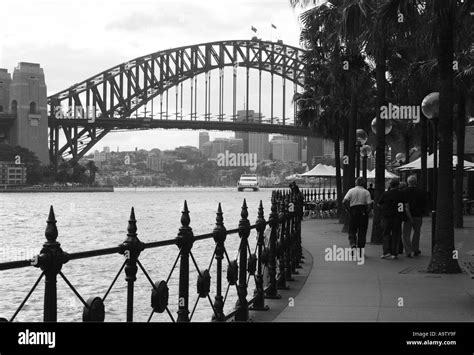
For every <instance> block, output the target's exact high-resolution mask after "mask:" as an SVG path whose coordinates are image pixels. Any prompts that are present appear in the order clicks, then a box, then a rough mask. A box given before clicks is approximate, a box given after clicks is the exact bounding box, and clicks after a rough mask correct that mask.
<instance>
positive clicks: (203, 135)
mask: <svg viewBox="0 0 474 355" xmlns="http://www.w3.org/2000/svg"><path fill="white" fill-rule="evenodd" d="M207 142H209V132H199V150H200V151H202V146H203V145H204V143H207Z"/></svg>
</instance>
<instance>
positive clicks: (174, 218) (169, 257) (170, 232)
mask: <svg viewBox="0 0 474 355" xmlns="http://www.w3.org/2000/svg"><path fill="white" fill-rule="evenodd" d="M270 197H271V190H270V189H262V190H260V191H258V192H252V191H245V192H237V189H236V188H147V189H116V190H115V192H114V193H67V194H62V193H41V194H27V193H25V194H22V193H16V194H2V195H0V220H1V222H0V262H5V261H12V260H24V259H29V258H31V257H33V256H34V255H37V254H38V253H39V251H40V249H41V246H42V244H43V243H44V241H45V237H44V230H45V227H46V223H45V222H46V219H47V216H48V212H49V206H50V205H53V206H54V210H55V213H56V219H57V221H58V222H57V227H58V231H59V237H58V241H59V242H60V243H61V247H62V248H63V250H64V251H66V252H68V253H73V252H79V251H86V250H93V249H99V248H105V247H115V246H117V245H118V244H120V243H121V242H122V241H123V240H124V239H125V237H126V233H127V225H128V218H129V216H130V209H131V207H135V214H136V218H137V226H138V238H139V239H140V240H141V241H143V242H152V241H158V240H166V239H173V238H175V237H176V235H177V233H178V229H179V227H180V218H181V210H182V207H183V203H184V200H187V202H188V207H189V210H190V212H191V214H190V216H191V227H192V228H193V232H194V234H195V235H199V234H204V233H209V232H211V231H212V229H213V228H214V226H215V217H216V210H217V206H218V203H219V202H221V203H222V209H223V212H224V223H225V226H226V228H227V229H233V228H237V226H238V222H239V219H240V211H241V206H242V202H243V199H244V198H246V199H247V205H248V211H249V220H250V222H251V223H252V224H254V222H255V221H256V219H257V212H258V205H259V202H260V200H262V201H263V204H264V209H265V218H266V219H268V215H269V213H270ZM239 242H240V240H239V236H238V235H232V236H229V237H228V238H227V240H226V248H227V252H228V255H229V258H230V259H231V260H234V259H236V258H237V251H238V246H239ZM249 243H250V247H251V249H252V252H253V250H254V249H255V245H256V232H255V231H252V234H251V235H250V237H249ZM213 251H214V241H213V240H206V241H199V242H196V243H195V244H194V246H193V249H192V252H193V255H194V256H195V258H196V261H197V263H198V266H199V268H200V269H201V270H205V269H207V268H208V267H209V265H210V262H211V259H212V256H213ZM177 256H178V248H177V247H176V246H169V247H164V248H155V249H149V250H145V251H144V252H143V253H142V255H141V256H140V261H141V262H142V264H143V266H144V267H145V269H146V270H147V271H148V272H149V274H150V276H151V278H152V279H153V281H155V282H156V281H160V280H166V279H167V278H168V275H169V273H170V271H171V268H172V265H173V263H174V262H175V260H176V258H177ZM123 262H124V258H123V256H121V255H109V256H104V257H96V258H89V259H83V260H73V261H70V262H69V263H67V264H66V265H64V267H63V270H62V271H63V273H64V275H65V276H66V277H67V278H68V280H69V281H70V282H71V283H72V284H73V285H74V286H75V287H76V288H77V290H78V292H79V293H80V294H81V295H82V297H83V298H84V299H86V300H87V299H88V298H89V297H96V296H97V297H102V296H104V294H105V293H106V291H107V289H108V287H109V286H110V284H111V283H112V281H113V279H114V277H115V275H116V274H117V272H118V271H119V269H120V267H121V266H122V264H123ZM178 266H179V263H178ZM190 269H191V270H192V271H191V275H190V310H191V311H192V310H193V307H194V304H195V302H196V299H197V291H196V281H197V272H196V270H195V268H194V266H193V264H192V263H191V264H190ZM226 269H227V262H226V261H224V275H223V277H224V280H225V271H226ZM214 272H215V261H214V264H213V266H212V267H211V276H212V277H213V279H212V282H211V294H210V296H211V299H212V300H213V299H214V295H215V282H214V281H215V274H214ZM39 275H40V270H39V269H36V268H34V267H28V268H24V269H18V270H12V271H1V272H0V277H1V280H2V282H0V295H3V297H0V317H5V318H8V319H10V317H11V316H12V315H13V313H14V312H15V310H16V308H17V307H18V306H19V305H20V303H21V301H22V300H23V299H24V297H25V296H26V295H27V293H28V291H29V290H30V289H31V287H32V286H33V284H34V282H35V281H36V279H37V278H38V277H39ZM178 277H179V268H176V270H175V271H174V272H173V274H172V275H171V277H170V280H169V288H170V298H169V309H170V311H171V313H172V315H173V317H175V318H176V311H177V301H178V293H177V285H178ZM135 285H136V286H135V308H134V310H135V316H134V320H135V321H139V322H145V321H147V320H148V317H149V316H150V313H151V306H150V297H151V285H150V283H149V281H148V280H147V279H146V277H145V276H144V275H143V273H142V272H141V270H139V271H138V275H137V282H136V284H135ZM224 285H226V282H224ZM253 289H254V283H253V280H250V284H249V298H251V296H252V294H253ZM43 293H44V287H43V281H42V282H41V283H40V285H39V286H38V288H37V289H36V291H35V293H34V294H33V295H32V296H31V298H30V300H29V301H28V302H27V304H26V305H25V307H24V309H23V310H22V311H21V312H20V313H19V315H18V316H17V317H16V319H15V321H42V309H43ZM236 299H237V297H236V290H235V287H231V288H230V289H229V293H228V300H227V302H226V306H225V311H226V312H229V311H231V310H232V309H233V308H234V305H235V301H236ZM105 307H106V321H109V322H110V321H113V322H115V321H116V322H123V321H125V316H126V283H125V275H124V273H122V275H121V276H120V277H119V278H118V280H117V283H116V284H115V286H114V288H113V290H112V291H111V293H110V294H109V295H108V297H107V299H106V301H105ZM82 308H83V307H82V303H81V302H80V301H79V300H78V298H77V297H76V296H75V295H74V293H73V292H72V291H71V290H70V289H69V287H68V286H67V285H66V283H65V282H64V281H63V280H62V279H60V278H59V277H58V321H60V322H80V321H81V320H82ZM211 316H212V308H211V306H210V305H209V301H208V300H207V299H200V300H199V303H198V305H197V307H196V311H195V314H194V316H193V321H209V320H210V318H211ZM169 320H170V319H169V317H168V315H167V314H166V313H164V314H155V315H154V317H153V319H152V321H157V322H160V321H169Z"/></svg>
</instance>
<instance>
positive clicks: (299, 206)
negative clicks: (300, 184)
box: [296, 195, 304, 269]
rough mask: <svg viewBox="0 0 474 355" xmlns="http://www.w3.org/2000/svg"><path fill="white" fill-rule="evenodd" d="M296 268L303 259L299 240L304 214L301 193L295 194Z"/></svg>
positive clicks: (299, 266) (298, 267) (299, 267)
mask: <svg viewBox="0 0 474 355" xmlns="http://www.w3.org/2000/svg"><path fill="white" fill-rule="evenodd" d="M296 207H297V214H296V268H297V269H301V265H300V264H301V263H302V259H303V246H302V240H301V222H302V221H303V216H304V197H303V195H297V196H296Z"/></svg>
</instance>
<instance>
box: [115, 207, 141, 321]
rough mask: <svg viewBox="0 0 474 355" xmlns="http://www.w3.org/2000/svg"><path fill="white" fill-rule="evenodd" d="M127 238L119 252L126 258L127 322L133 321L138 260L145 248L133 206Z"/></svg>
mask: <svg viewBox="0 0 474 355" xmlns="http://www.w3.org/2000/svg"><path fill="white" fill-rule="evenodd" d="M127 232H128V233H127V238H126V239H125V241H124V242H123V243H122V244H120V251H119V253H120V254H122V255H124V256H125V258H126V262H125V280H126V281H127V322H133V295H134V283H135V281H136V280H137V271H138V267H137V260H138V257H139V256H140V253H141V252H142V251H143V249H144V244H143V243H142V242H141V241H140V240H139V239H138V237H137V220H136V218H135V209H134V208H133V207H132V211H131V213H130V219H129V221H128V228H127Z"/></svg>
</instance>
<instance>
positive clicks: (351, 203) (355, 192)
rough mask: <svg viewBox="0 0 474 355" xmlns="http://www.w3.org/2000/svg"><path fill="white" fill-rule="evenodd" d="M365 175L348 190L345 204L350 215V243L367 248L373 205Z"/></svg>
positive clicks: (359, 247) (353, 246) (352, 246)
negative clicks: (370, 214)
mask: <svg viewBox="0 0 474 355" xmlns="http://www.w3.org/2000/svg"><path fill="white" fill-rule="evenodd" d="M365 186H366V182H365V179H364V178H363V177H358V178H357V180H356V186H355V187H353V188H352V189H350V190H349V191H347V194H346V196H345V197H344V200H343V204H344V207H345V209H346V211H348V215H349V243H350V246H351V248H358V249H359V250H362V249H363V248H365V243H366V236H367V228H368V226H369V212H370V208H371V206H372V199H371V198H370V193H369V191H367V189H366V188H365Z"/></svg>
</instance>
